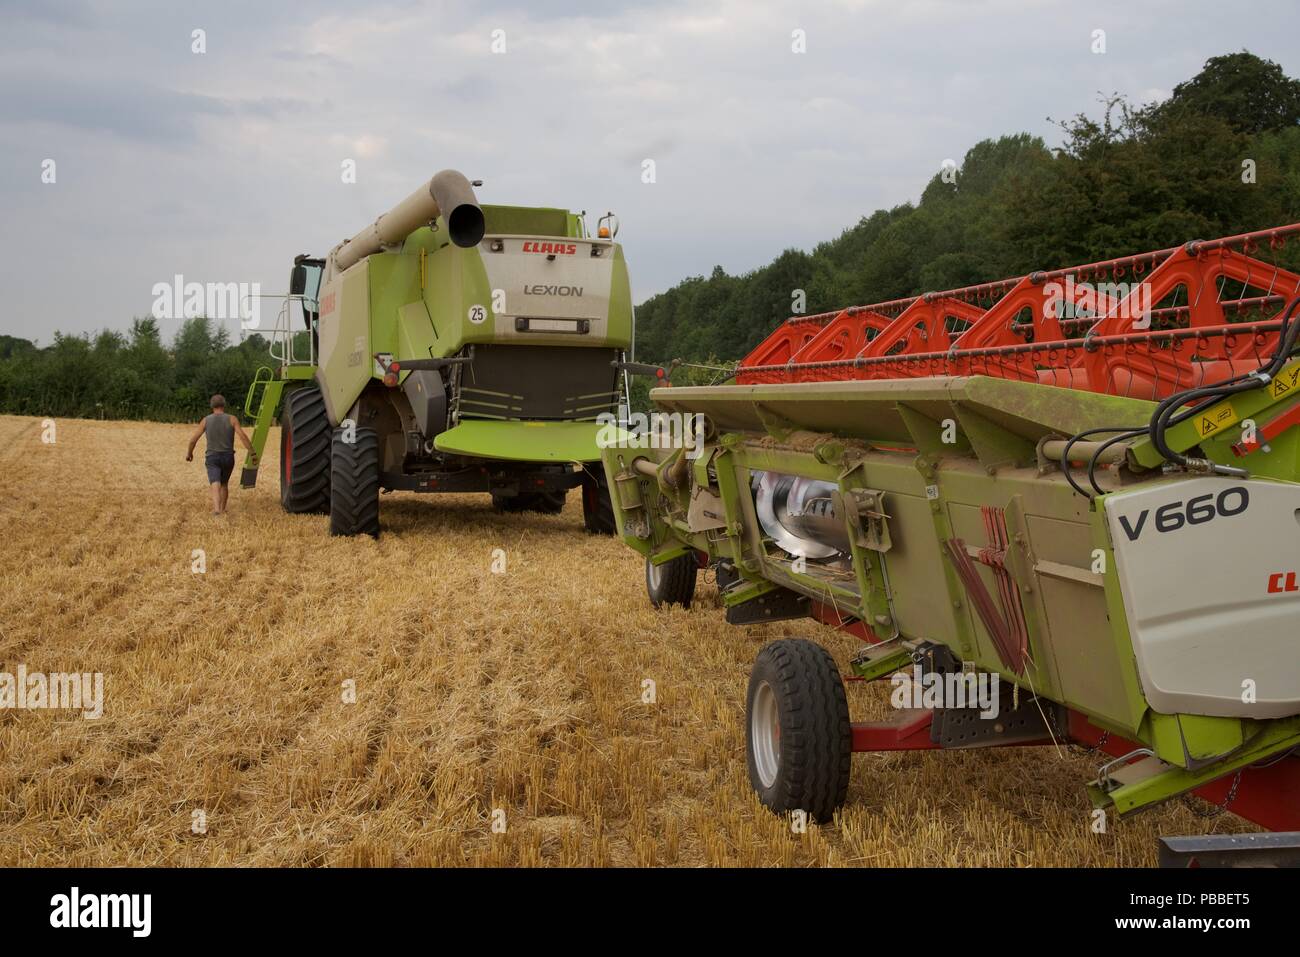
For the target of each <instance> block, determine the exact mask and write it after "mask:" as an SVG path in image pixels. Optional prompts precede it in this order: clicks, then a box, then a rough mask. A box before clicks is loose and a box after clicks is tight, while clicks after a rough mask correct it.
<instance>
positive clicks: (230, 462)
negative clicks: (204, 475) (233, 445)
mask: <svg viewBox="0 0 1300 957" xmlns="http://www.w3.org/2000/svg"><path fill="white" fill-rule="evenodd" d="M203 464H204V465H206V466H207V467H208V481H209V482H220V483H221V484H222V485H225V484H226V483H227V482H229V481H230V473H231V472H233V471H234V470H235V453H234V452H209V453H208V454H207V455H205V456H204V457H203Z"/></svg>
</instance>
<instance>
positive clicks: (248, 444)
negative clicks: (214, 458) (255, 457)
mask: <svg viewBox="0 0 1300 957" xmlns="http://www.w3.org/2000/svg"><path fill="white" fill-rule="evenodd" d="M230 423H231V424H232V425H233V426H234V427H235V434H236V435H238V436H239V441H241V442H243V443H244V448H246V449H247V450H248V451H250V452H251V451H253V443H252V441H251V440H250V439H249V438H248V434H247V433H246V432H245V431H244V427H243V426H242V425H240V424H239V419H237V418H235V417H234V416H233V415H232V416H231V417H230Z"/></svg>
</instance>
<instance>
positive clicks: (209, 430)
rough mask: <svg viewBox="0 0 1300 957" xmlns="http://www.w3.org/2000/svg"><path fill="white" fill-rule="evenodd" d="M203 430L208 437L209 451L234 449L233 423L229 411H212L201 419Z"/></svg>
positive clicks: (230, 450) (231, 450)
mask: <svg viewBox="0 0 1300 957" xmlns="http://www.w3.org/2000/svg"><path fill="white" fill-rule="evenodd" d="M203 431H204V433H205V434H206V435H207V437H208V451H209V452H233V451H235V425H234V423H233V422H231V421H230V414H229V413H227V412H222V413H220V414H218V413H216V412H213V413H212V414H211V415H209V416H208V417H207V418H206V419H204V420H203Z"/></svg>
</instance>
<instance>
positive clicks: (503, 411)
mask: <svg viewBox="0 0 1300 957" xmlns="http://www.w3.org/2000/svg"><path fill="white" fill-rule="evenodd" d="M616 232H617V225H616V221H614V219H613V217H612V216H606V217H604V218H602V220H601V221H600V224H599V229H598V234H597V235H596V236H590V235H588V234H587V232H586V227H585V224H584V220H583V218H582V217H581V216H580V215H577V214H573V213H570V212H568V211H566V210H561V209H536V208H521V207H508V206H480V205H479V204H478V201H477V199H476V197H475V195H474V190H473V186H472V185H471V184H470V183H469V182H468V181H467V180H466V179H465V177H464V176H462V175H461V174H460V173H456V172H453V171H444V172H442V173H439V174H438V175H436V176H434V177H433V179H432V180H431V181H430V182H429V183H428V184H427V185H426V186H423V187H421V188H420V189H418V190H416V192H415V193H413V194H412V195H411V196H409V197H408V198H407V199H406V200H404V201H403V202H402V203H400V204H398V205H397V206H396V207H394V208H393V209H392V210H390V211H389V212H388V213H386V214H385V215H383V216H381V217H380V218H379V219H378V220H376V221H375V223H374V224H373V225H371V226H370V227H368V228H367V229H365V230H363V231H362V232H361V233H359V234H357V236H355V237H353V238H352V239H351V240H348V241H346V242H343V243H340V244H339V245H338V246H336V247H334V249H332V250H331V251H330V252H329V254H328V255H327V256H325V257H323V258H312V257H309V256H299V257H298V258H297V259H296V260H295V262H294V267H293V272H292V279H291V282H290V291H291V296H290V297H289V299H288V300H287V301H286V304H285V309H284V310H283V311H282V313H281V318H280V321H279V323H278V325H277V329H276V332H275V334H274V336H273V344H272V355H273V356H274V357H275V358H276V359H277V360H279V365H278V367H277V368H276V369H275V370H274V371H272V370H271V369H269V368H268V369H264V370H262V371H261V372H259V375H258V378H257V381H255V382H254V383H253V385H252V387H251V389H250V393H249V407H250V408H252V409H255V410H256V425H255V429H254V434H253V444H254V449H253V451H252V452H251V453H250V454H249V456H248V459H247V461H246V462H245V466H244V469H243V475H242V481H241V484H242V485H244V486H245V487H251V486H252V485H253V484H254V483H255V481H256V477H257V468H258V463H259V461H260V458H261V452H262V449H263V447H264V445H265V442H266V438H267V434H268V432H269V429H270V426H271V423H272V420H273V418H274V417H275V415H276V411H277V409H278V408H279V406H280V404H281V398H282V396H283V411H282V412H281V413H280V422H281V426H282V430H281V455H280V463H281V465H280V469H281V471H280V499H281V503H282V504H283V506H284V508H285V509H286V510H288V511H290V512H328V513H329V516H330V531H331V533H333V534H336V535H356V534H369V535H378V533H379V493H380V491H381V490H388V489H404V490H407V491H413V492H488V493H490V494H491V495H492V501H493V503H494V505H495V506H496V507H497V508H499V509H501V510H505V511H518V510H534V511H539V512H548V513H555V512H559V511H560V510H561V509H562V508H563V506H564V501H565V497H566V495H567V493H568V492H569V490H570V489H572V488H574V487H581V489H582V495H583V513H584V518H585V523H586V527H587V529H588V530H589V531H592V532H603V533H611V532H612V531H613V516H612V514H611V512H610V507H609V494H608V489H607V487H606V485H605V481H604V476H603V473H602V471H601V470H600V469H599V468H598V467H591V466H592V465H593V464H594V463H596V460H597V459H598V458H599V451H598V449H597V446H596V438H597V434H598V432H599V429H600V424H599V423H598V422H597V418H598V417H599V416H600V415H601V414H602V413H612V412H614V411H615V409H616V408H617V406H618V404H619V401H620V398H621V397H622V396H624V395H625V390H626V375H625V372H626V371H627V370H628V369H629V368H630V366H629V365H628V364H626V363H624V361H623V360H624V352H625V350H626V349H627V348H628V347H629V346H630V344H631V337H632V301H631V293H630V290H629V285H628V275H627V267H626V264H625V262H624V260H623V251H622V248H621V247H620V246H619V245H618V244H617V243H615V242H614V241H613V239H614V236H613V234H614V233H616Z"/></svg>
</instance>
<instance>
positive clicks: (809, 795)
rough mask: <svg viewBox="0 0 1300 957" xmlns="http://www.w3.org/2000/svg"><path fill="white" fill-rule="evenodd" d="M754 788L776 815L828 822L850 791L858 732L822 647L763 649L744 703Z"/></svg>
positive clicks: (800, 643) (797, 641)
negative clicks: (801, 814)
mask: <svg viewBox="0 0 1300 957" xmlns="http://www.w3.org/2000/svg"><path fill="white" fill-rule="evenodd" d="M745 727H746V734H745V753H746V758H747V762H748V764H749V783H750V784H751V785H752V786H753V788H754V790H755V791H757V792H758V797H759V800H760V801H762V802H763V804H764V806H766V807H768V808H769V809H771V810H772V811H775V812H776V813H777V814H788V813H789V812H791V811H806V812H807V813H808V814H809V815H811V816H812V818H813V819H814V820H816V821H819V822H825V821H829V820H830V819H831V818H832V816H833V815H834V814H835V811H836V809H837V808H839V807H840V806H841V805H842V804H843V803H844V798H845V795H846V794H847V793H848V789H849V767H850V763H851V760H852V754H853V732H852V730H851V729H850V727H849V705H848V700H847V699H846V698H845V696H844V682H843V680H841V678H840V672H839V668H837V667H836V665H835V659H833V658H832V657H831V656H830V653H829V652H827V651H826V649H825V648H823V647H822V646H821V645H819V644H817V643H816V642H812V641H808V640H806V639H803V638H783V639H781V640H780V641H774V642H772V643H771V644H768V645H766V646H764V648H763V650H762V651H760V652H759V653H758V658H757V659H755V661H754V669H753V671H751V672H750V675H749V693H748V694H747V696H746V699H745Z"/></svg>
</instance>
